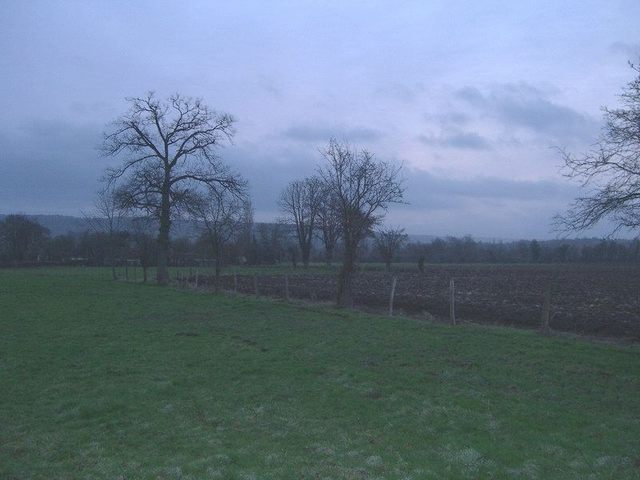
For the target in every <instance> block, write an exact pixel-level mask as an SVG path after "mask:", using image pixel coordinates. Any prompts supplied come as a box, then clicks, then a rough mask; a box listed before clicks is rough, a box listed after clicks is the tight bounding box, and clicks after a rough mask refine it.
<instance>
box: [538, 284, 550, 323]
mask: <svg viewBox="0 0 640 480" xmlns="http://www.w3.org/2000/svg"><path fill="white" fill-rule="evenodd" d="M550 316H551V284H550V283H548V284H547V285H546V287H545V289H544V300H543V303H542V318H541V319H540V332H541V333H542V334H543V335H549V333H551V332H550V329H549V318H550Z"/></svg>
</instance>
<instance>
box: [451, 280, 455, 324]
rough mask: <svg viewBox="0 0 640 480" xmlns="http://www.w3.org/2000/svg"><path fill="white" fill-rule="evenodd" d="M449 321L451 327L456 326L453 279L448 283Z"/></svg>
mask: <svg viewBox="0 0 640 480" xmlns="http://www.w3.org/2000/svg"><path fill="white" fill-rule="evenodd" d="M449 319H450V320H451V323H452V324H453V325H455V324H456V284H455V282H454V281H453V278H452V279H451V281H450V282H449Z"/></svg>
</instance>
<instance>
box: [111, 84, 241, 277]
mask: <svg viewBox="0 0 640 480" xmlns="http://www.w3.org/2000/svg"><path fill="white" fill-rule="evenodd" d="M127 101H128V102H129V106H130V108H129V111H128V112H127V113H125V114H124V115H122V116H121V117H119V118H118V119H117V120H115V121H114V122H113V123H112V124H111V125H110V126H109V128H108V131H107V132H105V135H104V141H103V144H102V151H103V153H104V155H106V156H114V157H118V158H121V159H122V163H121V165H120V166H119V167H116V168H110V169H108V170H107V173H106V177H107V180H108V181H109V182H110V184H111V185H113V184H115V183H116V182H117V183H118V198H119V200H120V203H121V205H123V206H125V207H128V208H132V209H137V210H140V211H143V212H144V213H145V214H148V215H151V216H153V217H155V218H157V219H158V223H159V232H158V273H157V281H158V283H159V284H166V283H167V282H168V280H169V272H168V253H169V238H170V236H169V235H170V231H171V221H172V218H173V217H174V216H175V215H177V214H179V213H180V212H181V211H184V210H183V209H184V208H185V207H186V206H187V205H189V204H190V203H191V202H192V201H193V200H194V198H196V197H197V195H196V193H197V191H198V190H201V189H203V188H205V189H206V188H210V187H215V188H222V189H227V190H229V191H231V192H236V191H239V190H240V189H241V188H242V186H243V185H242V180H241V179H240V178H239V177H238V176H237V175H235V174H233V173H232V172H231V171H230V169H229V168H228V167H227V166H226V165H225V164H224V163H222V162H221V160H220V158H219V156H218V155H217V153H216V152H217V149H218V147H220V145H221V144H222V143H223V142H225V141H230V140H231V139H232V137H233V134H234V129H233V123H234V119H233V117H231V115H228V114H223V113H217V112H216V111H214V110H212V109H210V108H209V107H207V106H206V105H205V104H203V103H202V101H201V100H200V99H194V98H189V97H183V96H181V95H178V94H175V95H173V96H171V97H169V98H168V99H167V100H165V101H160V100H158V99H157V98H156V97H155V96H154V94H153V93H149V94H148V95H147V96H146V97H135V98H128V99H127Z"/></svg>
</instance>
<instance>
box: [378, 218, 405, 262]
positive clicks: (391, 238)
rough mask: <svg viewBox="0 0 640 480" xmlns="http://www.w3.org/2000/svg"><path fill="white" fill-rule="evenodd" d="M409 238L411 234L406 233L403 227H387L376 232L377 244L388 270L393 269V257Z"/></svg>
mask: <svg viewBox="0 0 640 480" xmlns="http://www.w3.org/2000/svg"><path fill="white" fill-rule="evenodd" d="M408 238H409V236H408V235H407V234H406V233H404V229H403V228H386V229H381V230H378V231H377V232H376V233H375V236H374V242H375V246H376V249H377V250H378V253H380V255H381V256H382V259H383V260H384V264H385V266H386V268H387V272H390V271H391V262H392V261H393V257H394V256H395V255H396V253H398V251H399V250H400V249H401V248H402V246H403V245H404V244H405V243H407V240H408Z"/></svg>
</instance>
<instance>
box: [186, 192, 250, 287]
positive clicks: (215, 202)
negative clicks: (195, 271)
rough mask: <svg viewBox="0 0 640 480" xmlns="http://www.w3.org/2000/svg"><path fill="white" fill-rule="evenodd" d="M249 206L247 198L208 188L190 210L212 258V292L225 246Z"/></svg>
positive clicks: (241, 225) (237, 232)
mask: <svg viewBox="0 0 640 480" xmlns="http://www.w3.org/2000/svg"><path fill="white" fill-rule="evenodd" d="M250 209H251V205H250V203H249V200H248V198H247V197H246V196H245V195H244V194H243V195H238V194H236V193H232V192H230V191H229V190H228V189H225V188H223V189H216V188H209V189H208V191H207V193H206V195H202V196H201V197H200V198H199V200H198V201H197V202H193V204H192V206H191V207H190V211H191V214H192V216H193V218H194V219H195V220H196V221H197V222H198V223H199V224H200V226H201V229H202V234H203V237H205V238H206V241H207V242H208V244H209V246H210V247H211V250H212V252H213V255H214V256H215V275H216V289H217V288H218V286H219V281H220V269H221V267H222V260H223V257H224V255H225V249H226V248H227V246H228V245H229V243H230V242H231V241H232V240H233V239H234V238H236V237H238V236H239V235H240V234H241V233H242V230H243V228H245V222H246V219H247V215H248V214H247V212H248V211H250Z"/></svg>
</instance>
